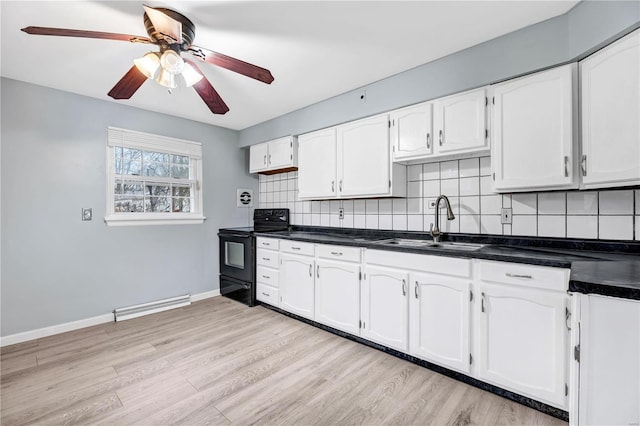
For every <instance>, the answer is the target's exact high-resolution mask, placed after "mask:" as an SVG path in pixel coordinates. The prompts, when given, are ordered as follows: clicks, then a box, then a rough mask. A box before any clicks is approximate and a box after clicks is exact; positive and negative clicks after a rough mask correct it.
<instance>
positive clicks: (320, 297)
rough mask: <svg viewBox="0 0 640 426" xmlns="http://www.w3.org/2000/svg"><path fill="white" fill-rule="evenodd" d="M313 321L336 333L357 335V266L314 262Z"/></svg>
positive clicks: (325, 261)
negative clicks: (331, 328) (333, 329)
mask: <svg viewBox="0 0 640 426" xmlns="http://www.w3.org/2000/svg"><path fill="white" fill-rule="evenodd" d="M315 318H316V321H318V322H319V323H322V324H326V325H328V326H330V327H333V328H337V329H338V330H342V331H346V332H347V333H351V334H356V335H357V334H359V332H360V329H359V327H358V321H359V320H360V265H359V264H357V263H348V262H338V261H334V260H325V259H318V260H316V297H315Z"/></svg>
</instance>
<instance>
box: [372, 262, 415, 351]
mask: <svg viewBox="0 0 640 426" xmlns="http://www.w3.org/2000/svg"><path fill="white" fill-rule="evenodd" d="M408 285H409V273H408V272H406V271H403V270H398V269H392V268H386V267H381V266H369V265H366V267H365V279H364V281H363V283H362V296H361V315H362V329H361V330H360V335H361V336H362V337H364V338H365V339H369V340H372V341H374V342H377V343H380V344H383V345H385V346H388V347H390V348H393V349H397V350H400V351H403V352H407V349H408V337H409V336H408V335H409V329H408V319H409V315H408V305H409V301H408V297H407V292H408Z"/></svg>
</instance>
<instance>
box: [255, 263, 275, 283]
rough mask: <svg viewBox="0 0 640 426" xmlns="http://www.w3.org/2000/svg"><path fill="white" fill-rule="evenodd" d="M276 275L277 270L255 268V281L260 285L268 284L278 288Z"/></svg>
mask: <svg viewBox="0 0 640 426" xmlns="http://www.w3.org/2000/svg"><path fill="white" fill-rule="evenodd" d="M278 274H279V271H278V270H277V269H272V268H268V267H266V266H262V265H257V266H256V281H257V282H259V283H262V284H268V285H270V286H272V287H278Z"/></svg>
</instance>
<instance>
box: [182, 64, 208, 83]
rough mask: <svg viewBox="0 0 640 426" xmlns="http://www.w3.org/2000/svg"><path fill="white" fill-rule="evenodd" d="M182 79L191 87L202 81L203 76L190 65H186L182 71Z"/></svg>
mask: <svg viewBox="0 0 640 426" xmlns="http://www.w3.org/2000/svg"><path fill="white" fill-rule="evenodd" d="M182 77H184V82H185V85H186V86H187V87H191V86H193V85H194V84H196V83H197V82H199V81H200V80H202V77H203V75H202V74H200V73H199V72H198V71H196V69H195V68H194V67H192V66H191V65H190V64H184V70H183V71H182Z"/></svg>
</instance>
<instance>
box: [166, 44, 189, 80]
mask: <svg viewBox="0 0 640 426" xmlns="http://www.w3.org/2000/svg"><path fill="white" fill-rule="evenodd" d="M160 65H161V66H162V69H163V70H165V71H167V72H169V73H171V74H174V75H176V74H180V73H181V72H182V70H183V69H184V65H185V64H184V60H183V59H182V58H181V57H180V55H179V54H178V53H176V52H174V51H173V50H171V49H167V50H165V51H164V53H163V54H162V56H160Z"/></svg>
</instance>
